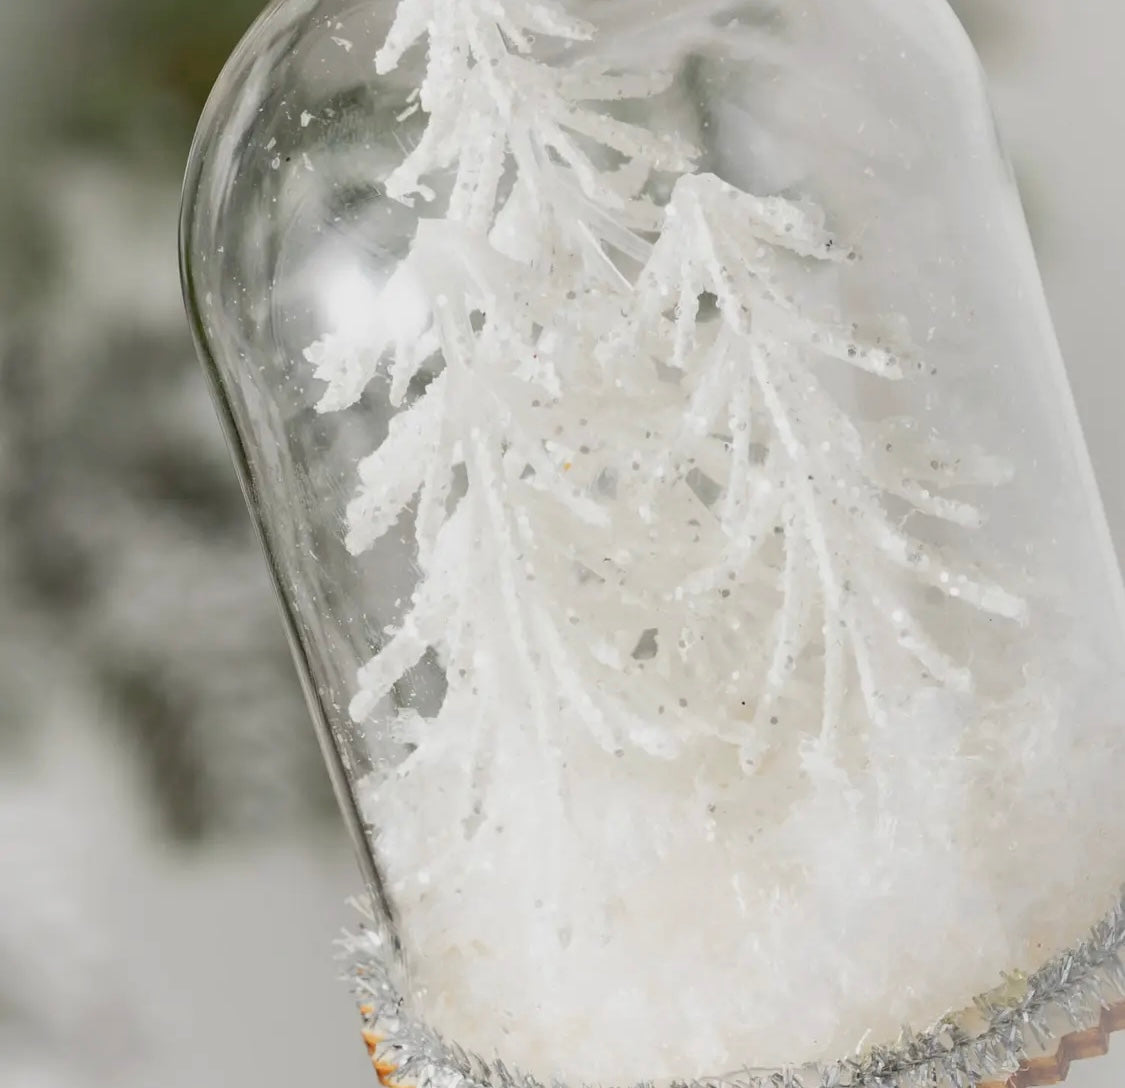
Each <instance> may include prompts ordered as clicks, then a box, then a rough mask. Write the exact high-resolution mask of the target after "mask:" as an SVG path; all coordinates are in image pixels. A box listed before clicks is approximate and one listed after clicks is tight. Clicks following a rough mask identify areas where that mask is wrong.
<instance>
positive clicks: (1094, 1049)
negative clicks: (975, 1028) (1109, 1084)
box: [980, 1002, 1125, 1088]
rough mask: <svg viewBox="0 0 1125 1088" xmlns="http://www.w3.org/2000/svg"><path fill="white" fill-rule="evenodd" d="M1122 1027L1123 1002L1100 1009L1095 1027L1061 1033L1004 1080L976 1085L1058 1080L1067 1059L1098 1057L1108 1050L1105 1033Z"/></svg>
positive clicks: (999, 1087)
mask: <svg viewBox="0 0 1125 1088" xmlns="http://www.w3.org/2000/svg"><path fill="white" fill-rule="evenodd" d="M1115 1031H1125V1002H1122V1003H1121V1004H1120V1005H1114V1006H1113V1007H1112V1008H1109V1009H1103V1010H1102V1015H1101V1020H1100V1021H1099V1023H1098V1024H1097V1026H1096V1027H1092V1028H1088V1029H1087V1030H1086V1031H1074V1032H1071V1033H1070V1034H1069V1035H1064V1036H1063V1038H1062V1039H1061V1040H1060V1042H1059V1045H1058V1048H1057V1049H1056V1050H1055V1052H1054V1053H1053V1054H1044V1055H1042V1056H1041V1057H1038V1058H1025V1059H1024V1060H1023V1061H1022V1062H1020V1067H1019V1069H1017V1070H1016V1071H1015V1072H1014V1073H1013V1074H1012V1075H1011V1076H1010V1077H1009V1078H1008V1079H1007V1080H986V1081H982V1082H981V1084H980V1088H1040V1086H1041V1085H1047V1084H1061V1083H1062V1082H1063V1081H1064V1080H1066V1078H1067V1074H1068V1073H1069V1072H1070V1063H1071V1062H1076V1061H1081V1060H1083V1059H1085V1058H1100V1057H1101V1056H1102V1055H1103V1054H1107V1053H1108V1052H1109V1037H1110V1035H1112V1034H1113V1033H1114V1032H1115Z"/></svg>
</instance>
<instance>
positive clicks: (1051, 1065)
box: [341, 890, 1125, 1088]
mask: <svg viewBox="0 0 1125 1088" xmlns="http://www.w3.org/2000/svg"><path fill="white" fill-rule="evenodd" d="M364 914H365V915H366V918H367V923H366V924H365V925H364V926H363V927H362V928H361V929H360V931H359V932H358V933H357V934H349V935H348V936H347V937H345V938H344V940H343V941H342V943H341V947H342V949H343V956H344V958H345V960H346V962H347V964H348V967H349V972H350V974H351V977H352V979H353V981H354V986H355V991H356V995H357V997H358V999H359V1005H360V1011H361V1013H362V1015H363V1038H364V1041H365V1042H366V1044H367V1048H368V1051H369V1053H370V1054H371V1060H372V1062H373V1064H374V1066H375V1072H376V1074H377V1075H378V1078H379V1081H380V1083H381V1084H382V1086H383V1088H562V1086H561V1085H559V1084H558V1083H557V1082H552V1084H551V1085H550V1086H547V1085H544V1084H543V1082H541V1081H539V1080H536V1079H535V1078H534V1077H530V1076H526V1075H524V1074H522V1073H520V1072H518V1071H517V1070H513V1069H509V1068H508V1067H507V1066H506V1065H504V1063H503V1062H501V1061H499V1060H495V1061H486V1060H485V1059H483V1058H481V1057H479V1056H477V1055H475V1054H471V1053H469V1052H468V1051H466V1050H464V1049H462V1048H461V1047H459V1046H457V1045H456V1044H453V1043H448V1042H446V1041H445V1040H443V1039H442V1038H441V1037H440V1036H439V1035H437V1034H436V1033H435V1032H434V1031H432V1030H431V1029H430V1028H428V1027H427V1026H426V1025H425V1024H423V1023H421V1022H420V1021H418V1020H416V1019H414V1018H413V1017H412V1016H411V1015H410V1014H409V1013H408V1012H407V1010H406V1008H405V1003H404V1001H403V998H402V995H401V993H400V992H399V990H398V988H397V986H396V985H395V982H394V978H393V976H394V971H395V966H394V964H395V957H394V954H393V952H392V951H391V948H392V944H391V941H390V939H389V938H388V936H387V935H386V934H385V933H383V932H382V927H381V926H380V924H379V923H378V922H377V921H376V919H375V918H374V917H373V916H372V915H371V913H370V912H368V911H364ZM1123 950H1125V890H1123V892H1122V896H1121V898H1119V899H1118V901H1117V904H1116V906H1115V907H1114V909H1113V910H1112V911H1110V913H1109V914H1108V915H1107V916H1106V917H1105V918H1104V919H1103V920H1102V921H1101V922H1099V923H1098V924H1097V925H1096V926H1094V928H1093V930H1092V931H1091V932H1090V935H1089V936H1088V937H1087V938H1086V939H1085V940H1084V941H1082V942H1081V943H1080V944H1078V945H1077V946H1075V947H1074V948H1072V949H1069V950H1068V951H1066V952H1063V953H1062V954H1060V955H1058V956H1056V957H1054V958H1053V959H1051V960H1050V961H1049V962H1048V963H1046V964H1045V965H1044V966H1043V967H1041V968H1040V969H1039V970H1038V971H1036V972H1035V973H1034V974H1032V975H1030V976H1026V977H1024V976H1012V977H1010V978H1008V979H1006V981H1005V984H1004V985H1003V986H1002V987H1000V988H999V989H997V990H995V991H993V992H991V993H989V994H985V995H982V996H981V997H978V998H977V999H976V1000H975V1001H974V1002H973V1006H972V1008H971V1009H969V1010H967V1011H965V1012H963V1013H960V1014H957V1015H951V1016H947V1017H945V1018H943V1019H942V1020H940V1021H939V1022H938V1023H937V1024H936V1025H934V1026H933V1027H932V1028H930V1029H929V1030H928V1031H924V1032H919V1033H913V1032H911V1031H910V1030H909V1029H904V1030H903V1032H902V1035H901V1036H900V1037H899V1040H898V1042H897V1043H895V1044H894V1045H893V1046H887V1047H872V1048H870V1049H868V1050H865V1051H863V1052H862V1053H860V1054H857V1055H855V1056H853V1057H849V1058H844V1059H842V1060H840V1061H837V1062H832V1063H829V1064H826V1065H803V1066H798V1067H793V1068H788V1069H776V1070H763V1069H750V1068H747V1069H744V1070H742V1071H740V1072H738V1073H733V1074H728V1075H725V1076H721V1077H715V1078H710V1079H706V1080H699V1081H690V1082H677V1084H676V1085H674V1086H673V1088H975V1086H979V1088H1034V1086H1037V1085H1046V1084H1055V1083H1058V1082H1059V1081H1060V1080H1063V1079H1064V1078H1065V1076H1066V1074H1067V1070H1068V1068H1069V1065H1070V1063H1071V1062H1072V1061H1074V1060H1076V1059H1079V1058H1087V1057H1094V1056H1096V1055H1099V1054H1104V1053H1105V1052H1106V1049H1107V1048H1108V1036H1109V1034H1110V1033H1111V1032H1114V1031H1118V1030H1125V967H1123V965H1122V958H1121V957H1122V952H1123ZM636 1088H651V1086H649V1085H638V1086H636Z"/></svg>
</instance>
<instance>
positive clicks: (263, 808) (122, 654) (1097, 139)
mask: <svg viewBox="0 0 1125 1088" xmlns="http://www.w3.org/2000/svg"><path fill="white" fill-rule="evenodd" d="M956 6H957V7H958V10H959V13H960V14H961V15H962V17H963V19H964V21H965V23H966V25H967V27H968V29H969V30H970V33H971V34H972V35H973V37H974V39H975V40H976V42H977V44H978V48H979V49H980V52H981V54H982V56H983V58H984V61H985V64H986V67H987V68H988V69H989V72H990V75H991V78H992V84H993V89H994V97H995V101H996V106H997V112H998V114H999V118H1000V126H1001V129H1002V132H1003V134H1004V136H1005V139H1006V141H1007V143H1008V145H1009V149H1010V151H1011V154H1012V157H1013V159H1014V161H1015V165H1016V169H1017V172H1018V174H1019V177H1020V181H1021V185H1022V188H1023V192H1024V197H1025V203H1026V205H1027V209H1028V213H1029V216H1030V218H1031V221H1032V225H1033V230H1034V234H1035V240H1036V245H1037V248H1038V251H1039V255H1040V261H1041V264H1042V268H1043V273H1044V277H1045V279H1046V283H1047V290H1048V295H1049V297H1050V300H1051V304H1052V308H1053V311H1054V315H1055V319H1056V323H1057V326H1058V330H1059V335H1060V338H1061V340H1062V343H1063V348H1064V352H1065V354H1066V356H1067V359H1068V363H1069V366H1070V370H1071V378H1072V382H1073V384H1074V387H1075V392H1076V395H1077V398H1078V401H1079V407H1080V410H1081V412H1082V415H1083V419H1084V422H1085V425H1086V429H1087V437H1088V440H1089V443H1090V446H1091V448H1092V451H1093V455H1094V459H1095V463H1096V467H1097V469H1098V471H1099V475H1100V478H1101V482H1102V487H1103V493H1104V496H1105V499H1106V504H1107V506H1108V508H1109V513H1110V518H1111V522H1112V524H1113V528H1114V531H1115V534H1116V538H1117V541H1118V544H1119V546H1123V545H1125V474H1123V473H1122V472H1121V470H1120V463H1121V458H1122V448H1123V447H1122V442H1123V439H1122V434H1121V422H1120V417H1121V405H1122V395H1123V391H1125V377H1123V375H1122V368H1121V365H1120V359H1121V338H1120V334H1119V319H1118V313H1119V311H1120V309H1121V307H1122V304H1123V302H1125V299H1123V297H1122V296H1123V288H1125V217H1123V216H1122V215H1121V213H1120V198H1119V193H1120V189H1121V181H1120V175H1121V170H1122V167H1123V166H1125V128H1123V125H1122V122H1121V117H1120V112H1119V103H1120V101H1121V100H1122V98H1123V97H1125V68H1123V67H1122V65H1121V64H1120V60H1119V56H1118V52H1119V44H1118V43H1119V42H1120V41H1121V40H1122V37H1123V36H1125V6H1122V5H1114V4H1107V3H1106V2H1105V0H1067V2H1066V3H1065V4H1064V3H1059V2H1057V0H960V2H959V3H958V4H957V5H956ZM259 7H260V4H259V2H258V0H0V1085H2V1086H4V1088H95V1086H97V1088H101V1086H110V1085H112V1086H114V1088H134V1086H136V1088H140V1086H145V1088H180V1086H185V1088H186V1086H188V1085H191V1086H194V1088H235V1086H238V1088H250V1086H257V1085H270V1086H271V1088H289V1086H293V1088H296V1086H317V1088H320V1086H333V1088H352V1086H357V1088H358V1086H360V1085H369V1084H372V1083H374V1078H373V1076H372V1074H371V1072H370V1067H369V1065H368V1063H367V1061H366V1056H365V1053H364V1051H363V1047H362V1045H361V1044H360V1042H359V1040H358V1035H357V1022H356V1018H355V1015H354V1013H353V1009H352V1003H351V998H350V996H349V993H348V990H347V987H346V985H345V984H343V983H342V982H340V981H339V980H338V978H337V974H338V969H337V967H336V965H335V963H334V962H333V957H332V947H331V943H332V940H333V938H334V936H335V935H336V933H337V931H338V930H339V929H340V928H341V927H342V926H344V925H346V924H348V923H350V921H351V917H350V914H349V910H348V908H347V906H346V905H345V902H344V901H345V899H346V897H347V896H348V895H350V894H353V893H355V892H356V891H358V890H359V888H360V881H359V877H358V873H357V871H356V869H355V866H354V864H353V862H352V860H351V857H350V854H349V849H348V846H347V844H346V843H345V841H344V835H343V830H342V827H341V825H340V822H339V820H338V818H337V815H336V812H335V809H334V806H333V802H332V799H331V796H330V793H329V790H328V786H327V781H326V776H325V774H324V771H323V769H322V766H321V762H320V757H319V754H318V753H317V751H316V747H315V743H314V741H313V736H312V730H311V726H310V724H309V721H308V717H307V715H306V712H305V709H304V706H303V704H302V702H301V699H300V695H299V692H298V688H297V683H296V678H295V675H294V672H293V669H292V666H291V663H290V660H289V655H288V650H287V648H286V646H285V644H284V640H283V637H282V633H281V627H280V622H279V619H278V616H277V613H276V610H275V606H274V603H273V599H272V597H271V591H270V589H269V586H268V584H267V581H266V575H265V568H264V564H263V562H262V561H261V559H260V557H259V555H258V553H257V550H256V546H255V544H254V542H253V540H252V539H251V535H250V529H249V523H248V520H247V517H246V515H245V512H244V510H243V506H242V499H241V497H240V495H239V493H238V489H237V486H236V483H235V479H234V475H233V471H232V469H231V467H230V464H229V461H228V458H227V453H226V450H225V448H224V445H223V441H222V438H221V435H220V434H219V430H218V425H217V422H216V419H215V417H214V413H213V411H212V408H211V405H210V403H209V401H208V397H207V392H206V389H205V387H204V383H203V377H202V373H201V371H200V370H199V368H198V366H197V364H196V362H195V359H194V356H193V353H192V349H191V345H190V343H189V341H188V336H187V331H186V327H185V323H184V319H183V317H182V310H181V304H180V296H179V287H178V282H177V273H176V221H177V206H178V200H179V185H180V176H181V172H182V169H183V165H184V162H185V160H186V157H187V152H188V144H189V141H190V138H191V133H192V130H193V127H194V124H195V121H196V118H197V116H198V114H199V111H200V110H201V108H202V106H203V102H204V99H205V97H206V94H207V92H208V90H209V88H210V86H211V83H212V81H213V79H214V78H215V76H216V74H217V72H218V70H219V68H220V67H221V65H222V63H223V61H224V59H225V57H226V56H227V54H228V52H229V51H230V49H231V48H232V47H233V46H234V44H235V42H236V41H237V39H238V38H239V37H240V36H241V33H242V32H243V31H244V30H245V28H246V27H247V25H248V24H249V22H250V21H251V20H252V19H253V17H254V16H255V15H256V14H257V11H258V9H259ZM1123 1078H1125V1042H1119V1043H1118V1054H1117V1055H1116V1057H1114V1056H1112V1055H1111V1057H1110V1058H1107V1059H1103V1060H1102V1061H1101V1062H1096V1063H1093V1064H1087V1065H1085V1066H1083V1067H1076V1068H1075V1071H1074V1073H1073V1074H1072V1078H1071V1079H1072V1083H1074V1084H1076V1085H1079V1086H1080V1088H1082V1086H1086V1088H1095V1086H1101V1085H1104V1086H1107V1088H1108V1086H1109V1085H1110V1084H1114V1083H1121V1081H1122V1079H1123Z"/></svg>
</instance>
